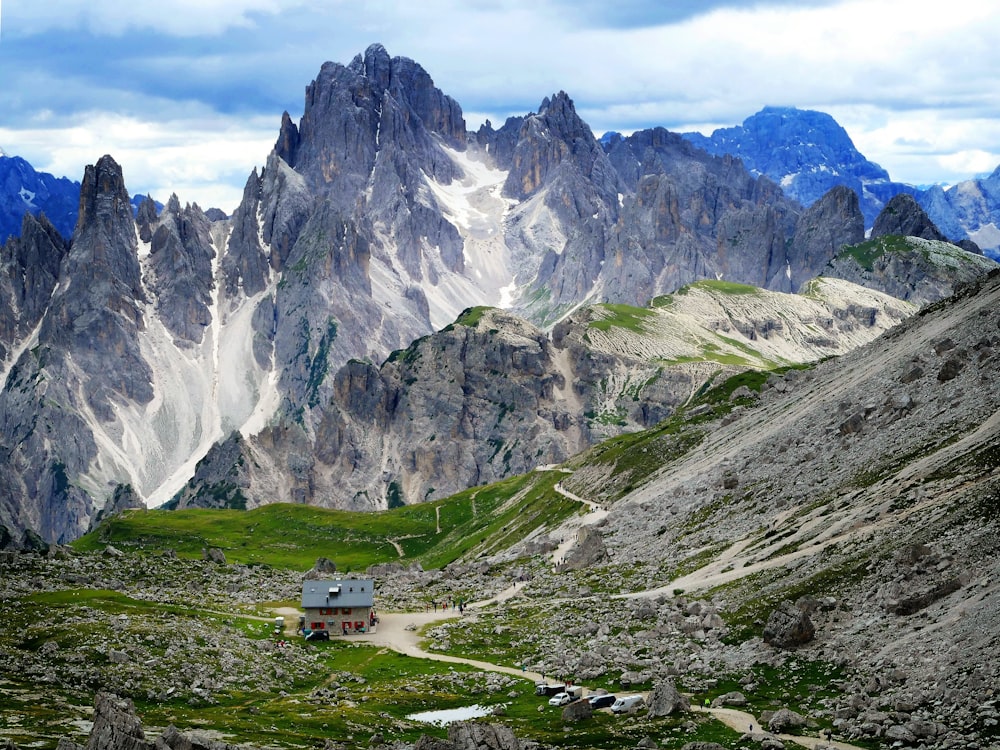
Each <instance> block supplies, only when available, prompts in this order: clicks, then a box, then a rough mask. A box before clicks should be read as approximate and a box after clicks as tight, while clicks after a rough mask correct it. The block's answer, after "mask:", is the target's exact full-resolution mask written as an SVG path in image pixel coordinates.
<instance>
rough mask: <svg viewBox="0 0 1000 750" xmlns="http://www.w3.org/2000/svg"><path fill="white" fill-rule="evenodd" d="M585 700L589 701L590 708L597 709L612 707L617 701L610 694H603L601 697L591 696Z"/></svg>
mask: <svg viewBox="0 0 1000 750" xmlns="http://www.w3.org/2000/svg"><path fill="white" fill-rule="evenodd" d="M587 700H588V701H590V707H591V708H593V709H598V708H608V707H609V706H613V705H614V704H615V701H616V700H618V699H617V698H616V697H615V696H614V695H612V694H611V693H604V694H603V695H592V696H590V697H589V698H588V699H587Z"/></svg>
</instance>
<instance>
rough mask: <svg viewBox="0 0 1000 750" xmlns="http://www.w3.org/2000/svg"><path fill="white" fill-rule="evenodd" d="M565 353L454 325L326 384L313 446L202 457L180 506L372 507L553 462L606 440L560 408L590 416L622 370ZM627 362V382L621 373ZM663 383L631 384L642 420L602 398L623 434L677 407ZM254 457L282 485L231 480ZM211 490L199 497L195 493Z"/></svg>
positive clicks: (522, 329) (605, 359) (509, 320)
mask: <svg viewBox="0 0 1000 750" xmlns="http://www.w3.org/2000/svg"><path fill="white" fill-rule="evenodd" d="M565 343H566V345H567V349H566V350H565V351H560V350H559V349H558V348H557V347H556V346H555V345H554V344H553V342H551V341H550V340H549V339H548V337H546V336H545V334H544V333H542V331H540V330H539V329H537V328H535V327H534V326H531V325H530V324H528V323H526V322H524V321H522V320H520V319H518V318H516V317H514V316H511V315H509V314H506V313H503V312H501V311H498V310H487V311H484V312H482V313H481V316H480V317H479V319H478V321H476V322H475V323H470V324H463V323H461V322H459V323H456V324H455V325H453V326H450V327H449V328H448V329H446V330H444V331H442V332H440V333H438V334H435V335H434V336H431V337H427V338H425V339H422V340H420V341H418V342H416V343H414V344H413V345H412V346H411V347H410V348H408V349H406V350H402V351H399V352H397V353H395V354H394V355H393V356H392V357H390V358H389V360H387V361H386V362H385V363H384V364H383V365H382V366H381V367H375V366H374V365H370V364H367V363H363V362H358V361H354V362H349V363H348V364H347V365H345V366H344V367H342V368H340V370H339V371H337V373H336V374H335V376H334V378H333V383H332V387H331V396H330V400H329V401H328V402H327V403H326V405H325V409H324V412H323V416H322V418H321V419H320V420H319V422H318V423H317V425H316V427H315V430H316V434H315V438H314V440H315V443H314V447H309V446H311V445H312V440H310V439H308V438H307V437H306V436H305V435H304V434H303V433H302V432H301V431H300V430H298V429H295V428H293V427H274V428H268V429H267V430H265V431H264V432H262V433H261V434H260V435H259V436H258V437H257V438H255V439H254V440H253V441H251V443H250V444H249V445H248V446H247V447H246V448H245V449H242V448H239V447H238V446H237V445H235V444H234V442H233V440H230V441H229V446H230V447H228V448H226V449H224V450H223V449H219V450H217V451H213V456H214V458H217V459H218V460H212V461H209V460H208V459H206V461H204V462H202V465H201V466H199V468H198V477H199V479H198V481H197V482H195V483H192V485H191V486H190V487H189V488H188V489H187V490H186V491H185V493H184V497H183V499H182V500H181V507H184V506H185V505H187V504H194V505H197V504H199V501H198V500H197V498H196V496H197V495H198V494H199V493H200V494H201V495H203V496H204V497H205V498H206V499H207V498H209V497H212V498H218V497H219V496H220V495H219V491H218V490H219V486H220V484H222V483H224V482H232V484H233V485H234V486H239V487H240V488H245V489H241V490H240V491H241V492H245V495H246V497H247V499H248V500H249V501H250V504H258V503H259V502H264V501H273V500H274V499H275V497H276V496H275V495H274V494H273V493H274V492H275V491H276V489H275V485H276V484H277V486H278V489H277V492H279V493H285V494H278V495H277V497H284V498H287V499H300V498H301V499H305V498H312V499H313V501H314V502H315V501H321V502H324V503H329V504H331V505H338V506H339V507H354V508H358V509H371V508H384V507H387V506H388V505H390V504H393V503H399V502H405V503H413V502H420V501H422V500H424V499H428V498H436V497H443V496H447V495H448V494H451V493H453V492H456V491H458V490H460V489H464V488H465V487H467V486H469V485H470V484H480V483H484V482H491V481H496V480H498V479H501V478H504V477H507V476H510V475H511V474H515V473H522V472H525V471H528V470H530V469H532V468H534V467H535V466H536V465H538V464H545V463H553V462H560V461H563V460H565V459H566V458H567V457H569V456H570V455H572V454H573V453H575V452H577V451H579V450H581V449H582V448H583V447H585V446H588V445H590V444H592V442H593V441H594V440H596V439H597V437H598V436H599V435H601V434H605V430H606V429H609V428H606V427H605V426H604V425H602V424H601V423H600V422H597V421H594V422H591V421H589V420H588V419H587V418H586V417H585V416H584V415H583V414H581V413H578V411H577V408H575V407H573V406H571V404H572V403H574V402H575V403H580V404H581V405H582V407H583V411H584V412H591V413H596V412H597V411H599V406H598V405H599V404H601V403H603V402H605V400H606V399H608V398H609V394H607V393H605V391H604V390H603V387H602V386H601V383H602V382H606V381H607V380H608V379H609V378H610V377H612V373H614V374H615V375H616V376H617V375H618V374H619V373H620V372H622V370H621V369H619V368H621V367H622V365H623V360H622V359H621V358H616V357H612V356H608V355H601V354H599V353H596V352H588V351H586V350H585V349H583V348H580V349H577V348H576V345H575V344H574V345H573V346H572V347H570V346H569V343H570V342H569V340H568V339H567V340H566V341H565ZM625 364H626V365H627V367H626V371H627V368H630V367H632V366H633V363H631V362H630V361H626V362H625ZM644 372H645V371H644ZM302 377H303V378H304V379H305V378H307V377H308V371H304V372H303V375H302ZM661 377H669V376H668V375H665V374H657V371H656V369H655V368H652V369H649V371H648V376H644V377H643V378H642V386H641V389H640V390H641V393H642V395H643V396H644V397H645V398H646V399H647V401H646V402H645V403H643V404H642V406H643V408H636V409H635V410H632V411H626V410H625V409H624V405H625V404H626V403H627V404H628V406H629V407H630V408H631V407H632V406H638V405H639V404H638V402H636V401H634V400H633V396H632V394H631V391H629V390H627V389H625V388H623V389H622V393H620V394H613V395H612V397H614V398H616V399H621V401H622V404H623V409H622V412H621V414H622V421H623V422H624V424H626V425H627V424H630V423H632V422H633V421H635V422H636V423H640V424H642V423H646V422H645V420H650V422H649V423H650V424H651V423H652V422H653V421H655V420H658V419H659V418H661V415H662V414H663V413H666V412H667V411H668V410H669V408H671V406H672V405H673V404H675V403H676V402H677V399H679V398H680V397H681V396H680V392H679V391H674V390H673V389H670V388H662V389H661V388H660V387H659V386H660V385H661V384H659V379H660V378H661ZM637 387H638V385H637ZM570 394H571V395H570ZM567 399H572V401H567ZM640 401H641V399H640ZM611 429H616V430H617V429H620V427H612V428H611ZM264 451H266V452H267V453H268V454H270V455H277V456H283V457H284V458H283V459H282V460H281V461H280V462H278V467H270V466H269V468H278V469H279V470H280V472H281V473H280V476H281V477H283V479H282V480H281V481H280V482H277V483H274V484H272V483H271V481H272V480H268V481H267V482H262V481H260V480H261V479H263V477H262V476H260V475H257V476H254V477H250V480H251V481H247V482H244V481H243V480H241V479H239V477H242V476H246V472H247V471H250V469H249V468H248V467H252V466H253V465H254V464H260V463H261V461H262V459H261V458H260V456H261V453H262V452H264ZM250 454H252V456H253V458H251V456H250ZM240 455H244V456H245V459H244V460H242V461H240V460H239V458H238V456H240ZM282 465H284V466H286V467H288V468H285V469H281V468H280V467H281V466H282ZM227 477H231V479H227ZM209 484H210V485H212V486H213V489H212V491H210V492H209V491H208V490H206V489H204V488H203V487H205V486H207V485H209ZM199 487H202V489H199ZM268 497H269V498H270V500H265V498H268ZM321 498H322V500H320V499H321ZM595 541H596V542H597V543H598V545H599V539H596V540H595ZM588 554H589V553H588ZM588 559H589V558H588ZM587 564H589V563H587Z"/></svg>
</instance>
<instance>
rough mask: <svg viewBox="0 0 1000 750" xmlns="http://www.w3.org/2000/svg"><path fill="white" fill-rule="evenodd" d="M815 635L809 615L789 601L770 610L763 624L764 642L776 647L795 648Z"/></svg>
mask: <svg viewBox="0 0 1000 750" xmlns="http://www.w3.org/2000/svg"><path fill="white" fill-rule="evenodd" d="M815 635H816V629H815V627H813V624H812V620H810V619H809V615H807V614H806V613H805V612H803V611H802V610H801V609H799V608H798V607H796V606H795V605H794V604H792V603H791V602H789V601H785V602H782V604H781V606H780V607H778V609H776V610H774V611H773V612H771V614H770V616H769V617H768V618H767V624H766V625H764V642H765V643H768V644H770V645H772V646H775V647H776V648H795V647H796V646H801V645H803V644H806V643H809V641H811V640H812V639H813V637H814V636H815Z"/></svg>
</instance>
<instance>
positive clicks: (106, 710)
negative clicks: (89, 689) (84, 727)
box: [87, 693, 150, 750]
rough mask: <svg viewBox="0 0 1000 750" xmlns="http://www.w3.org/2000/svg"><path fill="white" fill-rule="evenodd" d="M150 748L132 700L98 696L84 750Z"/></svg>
mask: <svg viewBox="0 0 1000 750" xmlns="http://www.w3.org/2000/svg"><path fill="white" fill-rule="evenodd" d="M149 747H150V743H149V742H148V741H147V740H146V735H145V733H144V732H143V731H142V722H141V721H139V717H138V716H137V715H136V713H135V706H134V705H133V704H132V701H131V700H129V699H128V698H124V699H122V698H118V697H117V696H114V695H111V694H109V693H98V694H97V698H96V700H95V702H94V725H93V728H92V729H91V730H90V736H89V737H88V739H87V750H149Z"/></svg>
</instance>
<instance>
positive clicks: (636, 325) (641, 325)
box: [588, 304, 656, 333]
mask: <svg viewBox="0 0 1000 750" xmlns="http://www.w3.org/2000/svg"><path fill="white" fill-rule="evenodd" d="M594 309H595V310H600V311H603V312H604V314H605V317H603V318H601V319H599V320H592V321H590V325H589V326H588V327H589V328H594V329H596V330H598V331H605V332H606V331H610V330H611V329H612V328H624V329H625V330H628V331H633V332H634V333H645V332H646V329H645V321H646V319H647V318H649V317H651V316H653V315H655V314H656V313H654V312H653V311H652V310H649V309H647V308H644V307H633V306H631V305H612V304H604V305H594Z"/></svg>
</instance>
